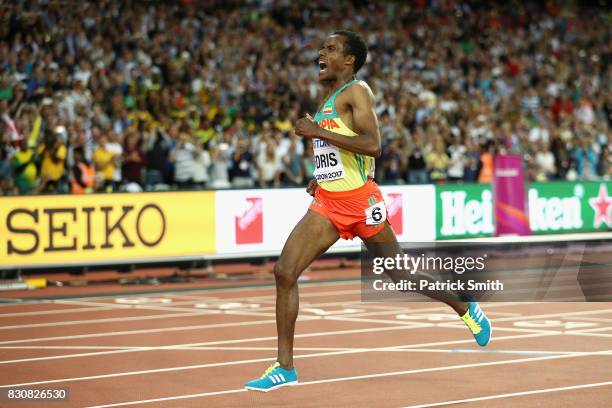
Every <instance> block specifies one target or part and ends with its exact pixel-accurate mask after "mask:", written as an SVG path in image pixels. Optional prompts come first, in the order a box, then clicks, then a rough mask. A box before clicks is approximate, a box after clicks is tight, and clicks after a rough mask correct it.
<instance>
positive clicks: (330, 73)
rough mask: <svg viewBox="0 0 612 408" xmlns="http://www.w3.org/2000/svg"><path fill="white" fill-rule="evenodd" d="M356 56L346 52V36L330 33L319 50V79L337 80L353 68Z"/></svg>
mask: <svg viewBox="0 0 612 408" xmlns="http://www.w3.org/2000/svg"><path fill="white" fill-rule="evenodd" d="M354 58H355V57H354V56H352V55H345V54H344V38H343V37H342V36H340V35H330V36H329V37H327V39H326V40H325V43H323V47H321V49H320V50H319V81H330V80H335V79H336V78H337V76H338V74H339V73H340V72H342V71H344V70H346V69H350V70H352V69H353V68H352V67H353V60H354Z"/></svg>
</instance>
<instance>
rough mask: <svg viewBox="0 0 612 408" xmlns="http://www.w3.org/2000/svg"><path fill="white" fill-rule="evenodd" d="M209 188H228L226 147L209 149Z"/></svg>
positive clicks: (224, 145)
mask: <svg viewBox="0 0 612 408" xmlns="http://www.w3.org/2000/svg"><path fill="white" fill-rule="evenodd" d="M210 159H211V166H210V187H211V188H230V187H231V184H230V182H229V166H228V146H227V145H226V144H222V145H220V146H215V147H211V149H210Z"/></svg>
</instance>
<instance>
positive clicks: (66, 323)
mask: <svg viewBox="0 0 612 408" xmlns="http://www.w3.org/2000/svg"><path fill="white" fill-rule="evenodd" d="M210 314H214V313H211V312H208V311H206V310H193V312H190V313H186V312H181V313H160V314H156V315H145V316H130V317H109V318H107V319H90V320H67V321H60V322H51V323H32V324H20V325H15V326H2V327H0V330H12V329H30V328H35V327H55V326H72V325H79V324H99V323H115V322H129V321H133V320H154V319H165V318H171V317H187V316H200V315H210Z"/></svg>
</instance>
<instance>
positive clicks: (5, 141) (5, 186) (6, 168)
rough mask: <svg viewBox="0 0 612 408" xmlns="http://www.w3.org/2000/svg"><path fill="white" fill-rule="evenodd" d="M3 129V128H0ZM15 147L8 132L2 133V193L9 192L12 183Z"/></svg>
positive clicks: (0, 142)
mask: <svg viewBox="0 0 612 408" xmlns="http://www.w3.org/2000/svg"><path fill="white" fill-rule="evenodd" d="M0 131H1V130H0ZM12 158H13V147H12V144H11V141H10V138H9V135H8V133H6V132H2V133H0V195H3V194H5V193H7V192H8V191H9V190H10V188H11V184H12V171H11V159H12Z"/></svg>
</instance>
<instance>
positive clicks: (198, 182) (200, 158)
mask: <svg viewBox="0 0 612 408" xmlns="http://www.w3.org/2000/svg"><path fill="white" fill-rule="evenodd" d="M193 160H194V167H193V184H194V187H196V188H200V189H202V188H204V187H206V185H207V183H208V179H209V177H208V171H209V168H210V165H211V164H212V162H211V159H210V153H209V152H208V150H206V149H205V148H204V143H203V142H202V141H199V140H197V141H196V142H195V152H194V159H193Z"/></svg>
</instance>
